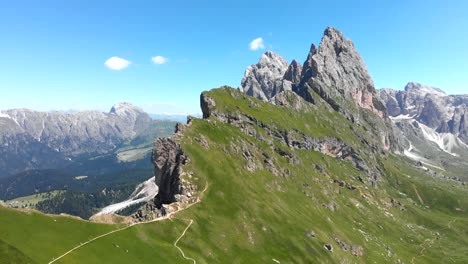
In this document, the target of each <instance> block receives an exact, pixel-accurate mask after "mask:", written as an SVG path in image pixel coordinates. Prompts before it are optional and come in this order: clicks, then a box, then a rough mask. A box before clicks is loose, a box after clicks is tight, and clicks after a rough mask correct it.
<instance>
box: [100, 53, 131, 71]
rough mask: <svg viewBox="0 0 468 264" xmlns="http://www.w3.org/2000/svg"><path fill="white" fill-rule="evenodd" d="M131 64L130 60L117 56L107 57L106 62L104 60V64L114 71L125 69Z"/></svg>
mask: <svg viewBox="0 0 468 264" xmlns="http://www.w3.org/2000/svg"><path fill="white" fill-rule="evenodd" d="M130 64H131V62H130V61H128V60H126V59H122V58H119V57H115V56H114V57H111V58H109V59H107V60H106V62H104V65H106V67H107V68H109V69H111V70H114V71H120V70H123V69H125V68H127V67H128V66H129V65H130Z"/></svg>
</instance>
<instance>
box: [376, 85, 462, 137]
mask: <svg viewBox="0 0 468 264" xmlns="http://www.w3.org/2000/svg"><path fill="white" fill-rule="evenodd" d="M379 93H380V97H381V98H382V100H383V101H384V102H385V105H386V107H387V109H388V113H389V115H390V116H392V117H394V118H399V117H402V116H405V118H411V119H414V120H416V121H418V122H420V123H422V124H424V125H426V126H428V127H430V128H432V129H434V130H435V131H436V132H438V133H451V134H453V135H455V136H457V137H458V138H460V139H461V140H463V141H464V142H465V143H468V125H467V122H466V121H465V113H467V106H468V95H447V94H446V93H445V92H444V91H442V90H441V89H438V88H434V87H430V86H426V85H422V84H419V83H414V82H410V83H408V84H407V85H406V87H405V89H404V90H403V91H397V90H393V89H390V88H385V89H381V90H380V91H379Z"/></svg>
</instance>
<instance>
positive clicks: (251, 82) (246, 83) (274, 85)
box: [239, 51, 288, 101]
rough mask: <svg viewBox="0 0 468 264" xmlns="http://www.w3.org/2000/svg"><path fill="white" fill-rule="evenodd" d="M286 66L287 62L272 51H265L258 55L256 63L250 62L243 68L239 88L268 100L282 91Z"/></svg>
mask: <svg viewBox="0 0 468 264" xmlns="http://www.w3.org/2000/svg"><path fill="white" fill-rule="evenodd" d="M287 68H288V62H287V61H286V60H284V59H283V57H281V56H280V55H278V54H276V53H274V52H273V51H267V52H265V53H264V54H262V56H261V57H260V60H259V62H258V63H257V64H252V65H250V66H249V67H247V69H246V70H245V74H244V78H242V81H241V85H240V87H239V90H240V91H242V92H244V93H246V94H248V95H250V96H253V97H256V98H258V99H261V100H264V101H268V100H269V99H270V98H271V97H273V96H275V95H276V94H277V93H279V92H281V91H283V90H284V89H283V84H282V83H283V82H282V81H283V76H284V73H285V72H286V70H287Z"/></svg>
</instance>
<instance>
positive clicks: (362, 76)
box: [297, 27, 386, 117]
mask: <svg viewBox="0 0 468 264" xmlns="http://www.w3.org/2000/svg"><path fill="white" fill-rule="evenodd" d="M309 88H311V89H312V90H313V91H315V92H316V93H317V94H319V95H320V96H321V97H322V98H323V99H324V100H325V101H327V102H328V103H329V104H330V105H331V106H332V107H333V108H334V109H335V110H337V111H340V112H342V113H344V114H345V115H348V116H352V113H348V112H347V109H345V106H344V105H343V104H342V103H340V102H341V101H343V100H345V101H354V102H355V103H356V104H357V105H358V106H359V107H362V108H366V109H369V110H372V111H373V112H374V113H375V114H377V115H379V116H380V117H385V116H386V111H385V107H384V106H383V105H382V103H381V102H380V101H379V100H378V96H377V91H376V89H375V88H374V83H373V81H372V79H371V77H370V75H369V73H368V72H367V67H366V65H365V63H364V60H363V59H362V58H361V56H360V55H359V53H358V52H357V50H356V48H355V47H354V44H353V43H352V42H351V40H349V39H347V38H346V37H344V36H343V34H342V33H341V32H340V31H338V30H336V29H334V28H331V27H329V28H327V29H326V30H325V32H324V36H323V38H322V41H321V42H320V45H319V47H318V48H316V47H315V45H312V47H311V49H310V52H309V55H308V57H307V60H306V61H305V63H304V66H303V69H302V80H301V83H300V85H299V87H298V89H297V91H298V93H299V94H301V95H303V96H304V97H305V98H306V99H307V98H309V96H307V95H306V93H307V92H308V89H309Z"/></svg>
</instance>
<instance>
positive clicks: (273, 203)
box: [0, 89, 468, 263]
mask: <svg viewBox="0 0 468 264" xmlns="http://www.w3.org/2000/svg"><path fill="white" fill-rule="evenodd" d="M209 95H210V96H211V97H212V98H213V99H214V100H215V101H216V106H217V111H220V112H224V113H226V112H230V113H231V114H240V113H246V114H248V115H249V116H251V117H254V118H255V119H256V120H258V121H259V122H262V123H263V124H266V125H268V126H276V127H278V128H284V129H287V130H297V131H301V132H303V133H305V134H307V135H310V136H313V137H319V138H322V137H325V136H327V135H334V136H336V137H338V138H341V139H342V140H343V141H345V142H347V143H348V144H349V145H351V146H353V147H354V148H365V147H366V146H365V145H363V143H362V142H361V140H359V139H358V138H357V136H356V135H355V133H354V132H352V131H351V130H350V128H349V125H350V123H349V122H348V121H347V120H345V119H344V118H342V117H341V116H340V115H339V114H337V113H335V112H333V111H330V109H328V108H327V107H326V106H325V105H323V106H318V107H312V106H306V107H305V108H304V109H305V110H292V109H289V108H284V107H280V106H273V105H267V104H265V103H263V102H260V101H257V100H255V99H253V98H246V97H245V96H244V95H242V94H240V93H238V92H236V91H234V90H231V89H218V90H213V91H211V92H209ZM241 120H242V119H241ZM241 123H242V121H241ZM239 126H240V125H239V124H237V125H232V124H226V123H223V122H220V121H219V120H216V119H215V118H210V119H208V120H202V119H194V120H193V122H192V124H191V126H189V127H187V128H186V129H185V132H184V136H183V137H181V138H179V141H180V142H181V143H182V146H183V149H184V151H185V152H186V153H187V155H188V157H189V158H190V160H191V162H190V163H189V164H188V165H186V166H187V167H186V170H187V171H192V172H193V178H192V179H191V180H192V181H193V182H194V183H195V184H196V185H198V188H199V190H202V189H204V187H205V186H208V188H207V190H206V191H205V192H204V193H203V194H202V201H201V202H200V203H199V204H196V205H194V206H193V207H191V208H189V209H187V210H185V211H183V212H180V213H177V214H176V215H175V217H174V219H171V220H164V221H160V222H154V223H149V224H143V225H137V226H133V227H131V228H128V229H125V230H124V231H121V232H117V233H114V234H112V235H109V236H106V237H104V238H102V239H98V240H96V241H94V242H92V243H90V244H89V245H86V246H84V247H81V248H80V249H78V250H76V251H74V252H73V253H71V254H69V255H67V256H66V257H64V258H63V259H61V260H60V261H59V262H58V263H103V262H108V263H168V262H170V263H190V261H189V260H185V259H183V258H182V256H181V254H180V252H179V251H178V249H177V248H176V247H174V245H173V244H174V242H175V241H176V240H177V238H178V237H179V236H180V235H181V234H182V232H183V230H184V229H185V228H186V227H187V226H188V224H189V221H190V220H193V224H192V225H191V226H190V227H189V229H188V230H187V232H186V233H185V236H183V237H182V239H181V240H180V241H179V243H178V245H179V246H180V247H181V248H182V250H183V251H184V253H185V254H186V256H188V257H191V258H194V259H195V260H196V261H197V263H274V260H277V261H279V262H281V263H316V262H319V263H396V262H397V261H398V259H399V260H401V261H402V262H403V263H466V262H468V228H467V226H468V199H467V198H468V188H467V187H466V186H462V185H458V184H455V183H453V182H448V181H442V180H439V179H435V178H431V177H430V176H428V175H426V174H424V172H423V171H421V170H419V169H418V168H417V167H414V166H413V165H411V163H408V162H407V160H406V159H404V158H402V157H399V156H394V155H388V154H387V155H383V154H382V155H380V154H379V155H377V156H375V157H366V159H368V160H369V161H373V162H376V163H378V164H380V165H379V167H380V169H381V170H382V172H383V174H384V177H383V178H382V179H381V180H380V182H379V185H378V186H377V187H370V186H368V185H367V184H364V183H362V182H361V181H359V180H357V179H358V177H361V178H366V177H367V175H365V174H364V173H363V172H362V171H360V170H358V169H356V168H355V167H354V166H353V165H352V164H351V162H349V161H346V160H338V159H336V158H333V157H330V156H327V155H324V154H322V153H320V152H318V151H312V150H299V149H292V148H289V147H287V146H285V145H283V144H281V143H280V142H278V141H277V140H275V139H274V138H271V137H270V136H269V135H268V133H266V131H265V129H264V128H261V127H260V126H259V127H257V128H255V129H256V133H260V134H261V135H262V136H263V137H264V138H265V139H266V140H264V141H260V140H258V139H257V138H256V137H253V136H250V135H248V134H246V133H244V132H242V131H241V129H240V128H239ZM356 130H357V131H358V132H360V133H362V134H363V135H365V137H366V138H367V140H368V141H369V142H377V141H376V140H375V139H373V138H372V137H371V136H370V135H369V134H366V132H365V129H364V128H362V127H358V128H356ZM268 140H271V144H269V143H266V142H268ZM200 142H204V143H203V144H202V143H200ZM272 146H273V147H272ZM275 147H276V148H281V149H282V150H283V151H286V152H289V153H291V154H292V155H293V156H294V157H295V158H296V159H295V160H294V161H291V160H290V159H288V158H287V157H284V156H281V155H279V154H278V152H277V151H275V150H274V149H275ZM246 149H247V150H248V151H249V152H250V154H249V155H251V156H250V158H249V159H250V161H254V162H255V163H257V165H258V168H257V169H256V170H254V171H253V172H251V171H248V170H247V167H248V165H249V159H246V158H244V155H243V154H244V152H245V150H246ZM265 155H266V156H268V157H269V158H270V159H271V160H274V163H275V165H276V166H277V167H278V168H281V169H282V170H287V171H288V173H285V175H284V176H275V175H274V174H272V173H271V172H270V171H269V170H267V169H265V164H264V160H265ZM334 180H340V181H344V182H346V183H348V186H350V185H352V186H354V188H347V187H346V185H345V186H340V184H339V183H338V182H336V181H334ZM53 219H54V218H51V217H48V216H42V215H37V214H32V215H27V214H25V213H20V212H16V211H12V210H7V209H1V212H0V220H1V221H0V222H1V223H2V225H1V226H0V228H1V230H0V239H1V240H2V241H4V242H5V243H7V244H8V245H9V246H11V247H14V248H16V249H17V250H16V251H15V250H11V251H7V252H11V256H10V255H9V253H7V255H4V256H0V258H1V259H5V258H10V257H13V256H18V257H29V258H31V259H33V260H35V261H37V262H39V263H42V262H45V261H48V260H50V259H52V257H55V256H58V255H61V254H63V253H64V252H66V251H67V250H68V249H70V248H72V247H73V246H75V245H77V244H78V243H79V242H80V241H84V240H85V239H86V238H89V237H90V236H92V235H93V234H99V233H101V234H102V233H105V232H106V231H109V230H110V229H112V228H117V227H115V226H110V225H96V224H91V223H86V222H83V221H77V220H73V219H69V218H57V219H58V220H57V221H58V222H59V223H60V228H56V227H55V226H54V224H56V223H55V222H54V221H53ZM59 220H60V221H59ZM65 220H66V221H65ZM23 227H25V228H23ZM312 233H314V234H315V235H314V236H312V235H311V234H312ZM37 241H47V242H48V244H47V245H45V244H44V243H37ZM50 241H53V242H50ZM50 243H53V244H52V246H50V245H49V244H50ZM324 244H330V245H332V247H333V252H330V251H328V250H327V249H325V248H324ZM340 244H341V245H342V246H343V247H344V248H347V250H344V249H343V248H342V247H340ZM353 249H354V253H355V255H358V256H355V255H354V254H353ZM0 252H4V250H3V251H0ZM2 254H5V253H2ZM21 254H23V255H21Z"/></svg>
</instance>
